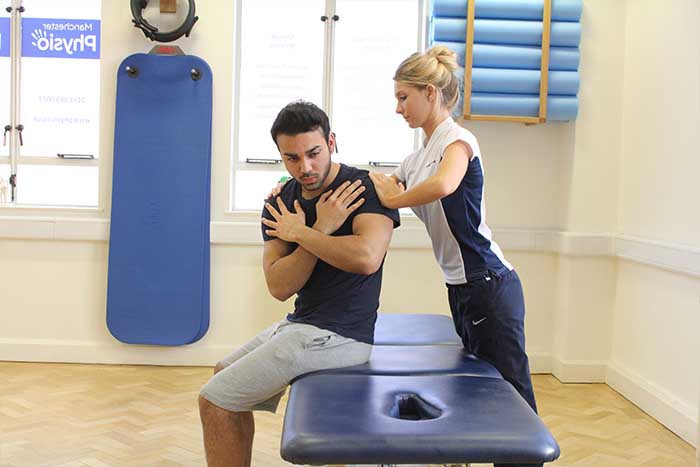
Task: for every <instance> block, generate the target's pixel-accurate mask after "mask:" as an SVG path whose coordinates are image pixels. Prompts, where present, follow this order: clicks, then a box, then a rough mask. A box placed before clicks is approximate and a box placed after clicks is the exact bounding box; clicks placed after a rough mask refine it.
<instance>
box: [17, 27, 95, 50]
mask: <svg viewBox="0 0 700 467" xmlns="http://www.w3.org/2000/svg"><path fill="white" fill-rule="evenodd" d="M99 41H100V22H99V21H97V20H83V19H45V18H25V19H23V20H22V56H24V57H51V58H83V59H85V58H88V59H90V58H93V59H94V58H100V43H99Z"/></svg>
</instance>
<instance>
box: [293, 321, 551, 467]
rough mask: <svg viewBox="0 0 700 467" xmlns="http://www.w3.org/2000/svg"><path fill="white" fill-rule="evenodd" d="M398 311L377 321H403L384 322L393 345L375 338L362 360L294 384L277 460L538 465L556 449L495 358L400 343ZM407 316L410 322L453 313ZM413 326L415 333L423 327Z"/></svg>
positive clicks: (454, 347) (437, 346) (451, 348)
mask: <svg viewBox="0 0 700 467" xmlns="http://www.w3.org/2000/svg"><path fill="white" fill-rule="evenodd" d="M402 316H403V315H380V319H378V321H377V329H378V330H380V326H379V325H380V323H383V324H389V323H392V324H399V326H396V327H394V328H393V329H395V332H397V335H396V336H394V338H391V339H390V338H389V337H390V334H391V332H390V331H391V328H389V327H385V328H384V329H381V331H382V333H384V334H385V336H384V337H386V339H385V340H387V341H390V342H393V343H394V345H389V346H384V345H375V347H374V349H373V351H372V357H371V358H370V361H369V362H368V363H366V364H364V365H357V366H353V367H347V368H336V369H333V370H324V371H319V372H314V373H310V374H306V375H303V376H301V377H299V378H297V379H296V380H295V381H294V382H293V384H292V388H291V391H290V394H289V402H288V404H287V411H286V414H285V418H284V430H283V433H282V442H281V448H280V452H281V455H282V458H283V459H285V460H286V461H288V462H292V463H294V464H308V465H324V464H363V465H364V464H367V465H377V464H385V465H392V464H416V463H423V464H466V463H481V462H483V463H492V462H499V463H542V462H551V461H553V460H555V459H557V458H558V457H559V446H558V445H557V442H556V441H555V440H554V438H553V437H552V435H551V433H550V432H549V430H548V429H547V427H546V426H545V425H544V423H542V420H540V418H539V417H538V416H537V415H536V414H535V413H534V412H533V410H532V409H531V408H530V406H529V405H528V404H527V403H526V402H525V401H524V400H523V399H522V397H520V395H519V394H518V393H517V392H516V391H515V389H514V388H513V387H512V385H511V384H510V383H508V382H507V381H505V380H504V379H503V378H502V377H501V375H500V373H499V372H498V371H497V370H496V369H495V368H494V367H493V366H491V365H490V364H488V363H486V362H484V361H482V360H479V359H478V358H476V357H474V356H473V355H470V354H468V353H467V352H466V351H465V350H464V349H463V348H462V347H461V346H458V345H444V342H438V343H422V344H415V343H413V345H399V344H396V342H398V341H400V340H401V335H400V334H399V333H400V332H402V326H400V324H402V323H401V318H402ZM406 316H407V320H406V322H407V323H411V322H412V320H414V319H420V320H422V321H424V322H428V321H431V320H434V321H435V322H443V323H444V319H443V318H448V319H449V317H445V316H441V315H406ZM387 317H388V319H383V318H387ZM416 317H419V318H416ZM450 322H451V319H450ZM413 324H415V322H413ZM411 329H415V330H416V334H420V328H411ZM403 330H405V329H403ZM452 332H454V331H452ZM438 337H441V336H438ZM442 337H444V336H442ZM375 339H376V337H375ZM437 340H438V341H444V339H437Z"/></svg>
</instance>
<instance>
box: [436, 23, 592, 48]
mask: <svg viewBox="0 0 700 467" xmlns="http://www.w3.org/2000/svg"><path fill="white" fill-rule="evenodd" d="M430 29H431V34H429V36H428V37H432V38H433V40H436V41H452V42H465V39H466V33H467V21H466V19H464V18H439V17H437V18H433V19H432V21H431V22H430ZM580 41H581V24H580V23H567V22H561V21H553V22H552V29H551V35H550V46H554V47H578V45H579V42H580ZM474 42H475V43H484V44H509V45H542V22H541V21H514V20H496V19H478V20H475V21H474Z"/></svg>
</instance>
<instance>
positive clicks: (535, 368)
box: [527, 352, 552, 375]
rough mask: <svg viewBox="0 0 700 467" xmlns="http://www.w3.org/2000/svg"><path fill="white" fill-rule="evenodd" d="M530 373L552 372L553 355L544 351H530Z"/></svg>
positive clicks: (528, 355)
mask: <svg viewBox="0 0 700 467" xmlns="http://www.w3.org/2000/svg"><path fill="white" fill-rule="evenodd" d="M527 357H528V360H529V361H530V373H531V374H533V375H549V374H552V355H551V354H548V353H543V352H528V353H527Z"/></svg>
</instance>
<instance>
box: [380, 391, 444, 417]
mask: <svg viewBox="0 0 700 467" xmlns="http://www.w3.org/2000/svg"><path fill="white" fill-rule="evenodd" d="M389 415H390V416H391V417H393V418H398V419H400V420H415V421H418V420H434V419H436V418H438V417H439V416H440V415H442V410H440V409H439V408H437V407H435V406H434V405H432V404H430V403H429V402H426V401H425V399H423V398H422V397H420V396H419V395H418V394H414V393H407V394H397V395H395V396H394V403H393V404H392V406H391V409H390V410H389Z"/></svg>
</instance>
